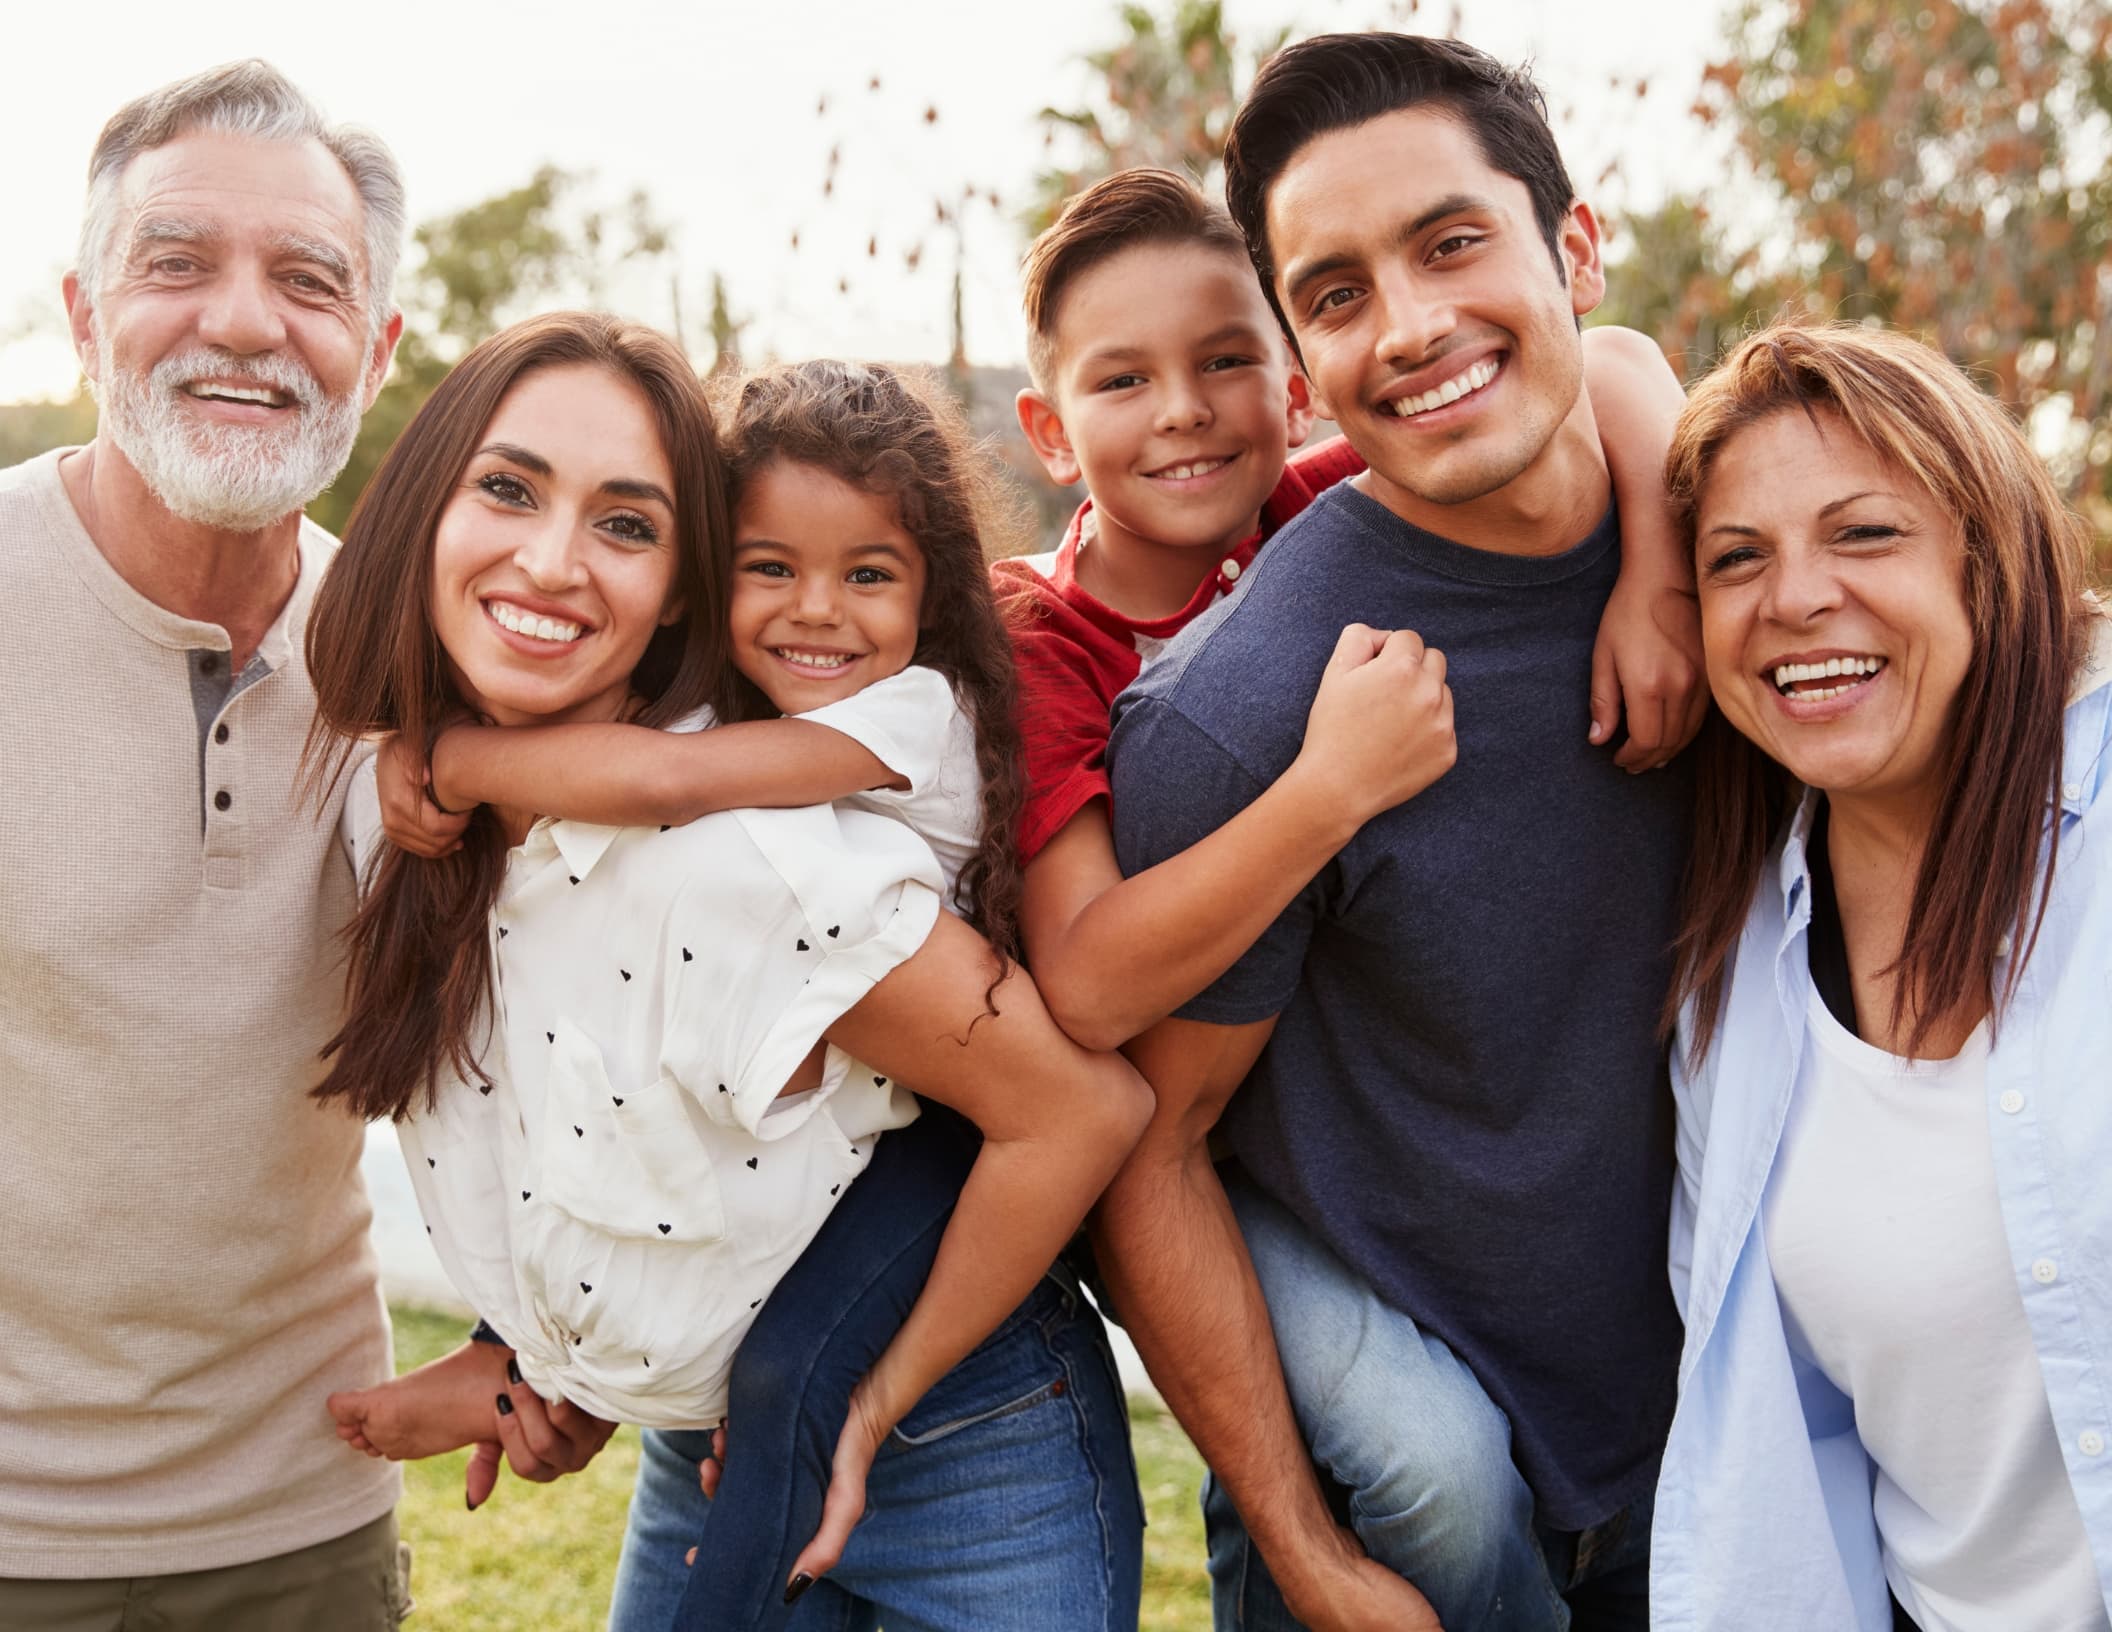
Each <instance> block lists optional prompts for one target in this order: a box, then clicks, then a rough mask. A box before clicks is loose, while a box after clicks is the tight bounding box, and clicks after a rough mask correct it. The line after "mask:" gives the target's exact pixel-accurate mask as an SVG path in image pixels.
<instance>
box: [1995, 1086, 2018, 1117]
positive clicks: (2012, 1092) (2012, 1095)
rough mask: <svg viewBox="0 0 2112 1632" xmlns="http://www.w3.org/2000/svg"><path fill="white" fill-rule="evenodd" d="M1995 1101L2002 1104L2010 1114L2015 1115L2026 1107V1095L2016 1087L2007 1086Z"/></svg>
mask: <svg viewBox="0 0 2112 1632" xmlns="http://www.w3.org/2000/svg"><path fill="white" fill-rule="evenodd" d="M1995 1103H1996V1104H1997V1105H1999V1106H2001V1107H2002V1109H2003V1110H2004V1111H2006V1112H2008V1114H2009V1115H2011V1116H2015V1115H2016V1114H2017V1112H2019V1111H2021V1110H2022V1109H2024V1096H2023V1095H2022V1094H2020V1093H2018V1092H2017V1090H2016V1089H2014V1088H2005V1089H2004V1090H2003V1091H2002V1097H2001V1098H2000V1099H1998V1100H1996V1101H1995Z"/></svg>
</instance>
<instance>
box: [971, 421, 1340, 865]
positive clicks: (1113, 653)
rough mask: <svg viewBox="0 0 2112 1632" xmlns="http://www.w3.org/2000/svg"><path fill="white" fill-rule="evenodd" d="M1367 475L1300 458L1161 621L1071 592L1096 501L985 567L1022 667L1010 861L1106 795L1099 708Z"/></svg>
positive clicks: (1317, 457) (1332, 454)
mask: <svg viewBox="0 0 2112 1632" xmlns="http://www.w3.org/2000/svg"><path fill="white" fill-rule="evenodd" d="M1363 468H1364V461H1363V460H1361V459H1359V458H1358V457H1357V456H1356V454H1355V452H1354V451H1352V449H1351V448H1350V445H1349V444H1348V443H1347V442H1346V441H1344V440H1343V439H1342V438H1341V437H1339V436H1334V437H1329V438H1328V439H1327V440H1326V441H1325V442H1322V443H1319V444H1317V445H1316V446H1314V447H1310V448H1307V449H1305V450H1304V451H1303V452H1301V453H1299V454H1297V455H1296V456H1295V457H1293V458H1292V459H1291V461H1290V462H1289V463H1288V464H1287V465H1285V466H1284V471H1283V479H1282V480H1281V481H1279V482H1278V483H1277V484H1276V489H1275V491H1274V492H1272V493H1271V494H1270V495H1269V498H1268V502H1267V503H1266V504H1264V505H1263V506H1262V510H1261V528H1260V530H1259V531H1258V532H1256V533H1255V535H1254V536H1253V537H1252V538H1250V539H1248V540H1247V541H1246V542H1245V543H1243V544H1241V545H1239V546H1238V547H1237V548H1236V549H1233V550H1232V551H1230V552H1229V553H1228V554H1226V555H1225V557H1224V558H1223V559H1222V560H1221V561H1219V562H1218V564H1217V570H1216V571H1215V572H1213V573H1211V574H1210V576H1209V577H1207V578H1205V579H1204V580H1203V581H1202V583H1201V584H1199V585H1197V586H1196V591H1195V595H1194V597H1193V598H1192V599H1190V601H1189V602H1188V604H1187V605H1186V606H1184V607H1182V608H1181V610H1180V611H1178V612H1176V613H1174V614H1173V616H1172V617H1170V618H1132V617H1130V616H1128V615H1127V614H1126V613H1123V612H1118V611H1116V610H1115V609H1114V608H1113V607H1111V606H1109V605H1107V604H1106V603H1105V602H1104V601H1099V600H1095V599H1094V598H1093V597H1092V596H1091V595H1089V594H1087V593H1086V591H1085V590H1084V589H1082V588H1081V587H1080V586H1079V583H1078V573H1077V560H1078V544H1079V540H1080V538H1081V536H1082V535H1083V531H1084V527H1085V524H1086V517H1087V514H1088V513H1089V512H1090V511H1091V510H1092V508H1093V501H1092V500H1091V499H1087V500H1086V501H1085V503H1083V504H1081V505H1080V506H1079V507H1078V513H1077V514H1076V515H1074V516H1073V517H1072V518H1071V525H1070V527H1069V528H1068V529H1067V530H1066V531H1065V533H1064V535H1063V542H1062V543H1061V544H1060V545H1058V546H1057V547H1056V550H1055V552H1054V553H1053V554H1050V555H1040V556H1020V557H1014V558H1013V559H1011V560H1008V561H999V562H997V563H995V564H994V565H993V566H992V567H991V569H990V576H991V578H992V579H993V580H994V581H995V583H996V585H997V592H998V594H999V596H1000V597H1002V598H1004V599H1005V600H1007V601H1009V602H1012V603H1015V604H1013V605H1012V607H1011V612H1012V617H1013V624H1012V650H1013V653H1014V655H1015V656H1016V657H1017V658H1018V660H1019V691H1020V735H1021V738H1022V741H1023V744H1024V747H1025V750H1026V764H1027V805H1026V809H1025V811H1024V812H1023V813H1022V814H1021V816H1020V822H1019V856H1020V860H1021V861H1022V862H1031V861H1032V860H1033V859H1034V858H1035V857H1036V856H1038V855H1039V854H1041V850H1042V847H1043V846H1044V845H1046V844H1047V843H1048V842H1049V840H1051V839H1053V838H1054V837H1055V836H1056V835H1057V834H1058V833H1060V832H1062V831H1063V829H1064V826H1065V824H1067V823H1068V822H1069V821H1070V819H1071V818H1072V817H1073V816H1075V815H1077V814H1078V812H1079V811H1081V810H1083V809H1084V808H1085V807H1086V806H1087V805H1089V804H1091V803H1092V802H1093V801H1094V800H1095V799H1105V798H1107V797H1108V780H1107V763H1106V761H1107V725H1108V718H1107V717H1108V711H1109V710H1110V709H1111V708H1113V706H1114V702H1115V695H1116V693H1118V692H1120V691H1121V690H1122V688H1123V687H1124V686H1127V685H1128V684H1129V683H1130V682H1131V681H1132V680H1134V679H1136V677H1137V675H1138V674H1139V673H1140V672H1141V671H1142V669H1143V667H1144V665H1145V664H1146V663H1149V662H1150V661H1152V659H1154V658H1156V657H1157V656H1158V655H1159V653H1160V651H1161V650H1162V649H1163V648H1164V647H1165V645H1166V643H1167V642H1168V641H1169V640H1171V639H1173V637H1174V636H1175V635H1177V634H1179V633H1180V632H1181V631H1182V630H1183V629H1185V628H1187V627H1188V625H1189V624H1191V623H1192V622H1194V621H1195V619H1196V618H1197V617H1198V616H1200V615H1201V613H1202V612H1203V610H1204V609H1205V608H1207V607H1208V606H1210V605H1211V604H1212V603H1213V602H1215V601H1217V600H1218V599H1219V598H1220V597H1221V596H1224V595H1226V594H1228V593H1229V592H1230V591H1231V589H1232V586H1233V585H1234V584H1235V583H1237V582H1238V580H1239V576H1240V574H1241V573H1243V572H1245V571H1246V570H1247V568H1248V566H1249V565H1251V564H1252V562H1253V560H1254V555H1255V552H1256V551H1257V550H1259V549H1260V548H1261V546H1262V544H1263V543H1264V542H1265V541H1266V540H1267V539H1268V538H1269V537H1270V536H1271V535H1272V534H1273V533H1274V532H1275V531H1276V529H1277V528H1279V527H1281V526H1282V525H1283V524H1284V523H1285V522H1287V521H1289V520H1290V519H1291V517H1293V516H1295V515H1297V514H1298V512H1299V511H1301V510H1303V509H1304V508H1305V507H1306V506H1307V505H1308V504H1310V503H1312V502H1313V500H1314V499H1315V498H1317V497H1318V496H1319V495H1320V494H1321V493H1322V492H1324V491H1325V490H1326V489H1328V488H1330V487H1332V486H1334V484H1335V483H1336V482H1338V481H1340V480H1341V479H1342V478H1343V477H1345V476H1354V475H1356V474H1357V473H1358V472H1359V471H1361V470H1362V469H1363Z"/></svg>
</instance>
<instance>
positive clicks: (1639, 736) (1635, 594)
mask: <svg viewBox="0 0 2112 1632" xmlns="http://www.w3.org/2000/svg"><path fill="white" fill-rule="evenodd" d="M1634 559H1635V558H1633V557H1631V558H1630V561H1629V562H1628V563H1624V564H1623V566H1622V568H1621V575H1620V577H1619V579H1617V580H1616V581H1615V583H1614V586H1613V593H1612V594H1611V595H1610V596H1608V597H1607V600H1606V611H1605V613H1604V615H1603V616H1601V617H1600V619H1599V634H1598V638H1597V639H1596V640H1595V641H1594V642H1593V643H1592V648H1591V740H1592V741H1593V742H1596V743H1607V742H1611V741H1612V740H1613V735H1614V732H1615V730H1616V729H1617V728H1618V727H1619V725H1620V723H1621V716H1622V714H1623V713H1624V712H1625V713H1626V715H1627V718H1628V740H1627V741H1626V742H1625V743H1623V744H1622V745H1621V748H1620V751H1619V752H1618V753H1616V754H1615V755H1614V756H1613V762H1614V764H1616V765H1618V766H1620V767H1621V769H1622V770H1624V771H1654V770H1656V769H1657V768H1658V767H1659V766H1660V765H1663V764H1664V763H1666V762H1667V761H1668V760H1670V759H1671V758H1672V757H1673V755H1675V754H1677V753H1678V752H1679V751H1680V750H1681V749H1682V748H1684V747H1686V745H1687V744H1688V743H1690V742H1692V741H1693V740H1694V733H1695V732H1697V731H1699V730H1700V729H1701V721H1702V717H1703V716H1704V715H1705V714H1707V713H1708V709H1709V684H1708V678H1707V676H1706V675H1705V674H1704V673H1703V671H1702V666H1701V609H1700V607H1699V605H1698V604H1697V603H1696V601H1695V599H1694V590H1693V586H1692V585H1691V584H1682V583H1679V582H1676V581H1671V580H1667V579H1663V578H1660V577H1658V576H1657V575H1655V574H1652V573H1650V572H1648V571H1645V570H1642V569H1641V568H1639V567H1637V566H1636V565H1634V564H1633V562H1634Z"/></svg>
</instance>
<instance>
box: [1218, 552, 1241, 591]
mask: <svg viewBox="0 0 2112 1632" xmlns="http://www.w3.org/2000/svg"><path fill="white" fill-rule="evenodd" d="M1217 570H1218V571H1219V572H1221V573H1223V574H1224V575H1225V582H1226V583H1228V584H1236V583H1238V582H1239V563H1238V562H1237V561H1235V560H1233V559H1232V558H1231V557H1230V556H1226V557H1225V559H1224V560H1222V561H1220V562H1219V563H1218V564H1217Z"/></svg>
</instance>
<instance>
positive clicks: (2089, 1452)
mask: <svg viewBox="0 0 2112 1632" xmlns="http://www.w3.org/2000/svg"><path fill="white" fill-rule="evenodd" d="M2076 1444H2078V1445H2080V1446H2081V1447H2082V1451H2083V1455H2085V1456H2102V1455H2103V1454H2104V1451H2105V1436H2104V1435H2103V1434H2101V1433H2099V1432H2098V1431H2097V1430H2096V1429H2095V1428H2086V1429H2084V1430H2083V1437H2082V1438H2081V1439H2079V1440H2077V1441H2076Z"/></svg>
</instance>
